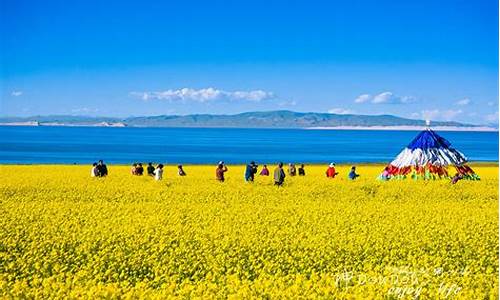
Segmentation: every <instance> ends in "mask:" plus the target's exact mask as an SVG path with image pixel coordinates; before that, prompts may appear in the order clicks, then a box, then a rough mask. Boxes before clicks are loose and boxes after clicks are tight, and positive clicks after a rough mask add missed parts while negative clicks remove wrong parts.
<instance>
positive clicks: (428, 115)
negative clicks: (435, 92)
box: [420, 109, 463, 121]
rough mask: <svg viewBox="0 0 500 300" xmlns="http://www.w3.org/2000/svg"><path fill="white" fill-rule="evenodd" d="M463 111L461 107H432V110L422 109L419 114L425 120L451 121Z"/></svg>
mask: <svg viewBox="0 0 500 300" xmlns="http://www.w3.org/2000/svg"><path fill="white" fill-rule="evenodd" d="M462 113H463V111H462V110H461V109H457V110H453V109H448V110H439V109H433V110H423V111H422V112H421V113H420V116H421V118H422V119H425V120H431V121H432V120H443V121H453V120H455V119H456V118H457V117H458V116H459V115H461V114H462Z"/></svg>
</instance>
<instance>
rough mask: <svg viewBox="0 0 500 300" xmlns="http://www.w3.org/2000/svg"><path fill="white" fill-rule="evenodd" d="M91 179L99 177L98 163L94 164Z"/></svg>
mask: <svg viewBox="0 0 500 300" xmlns="http://www.w3.org/2000/svg"><path fill="white" fill-rule="evenodd" d="M90 177H97V163H93V164H92V169H91V170H90Z"/></svg>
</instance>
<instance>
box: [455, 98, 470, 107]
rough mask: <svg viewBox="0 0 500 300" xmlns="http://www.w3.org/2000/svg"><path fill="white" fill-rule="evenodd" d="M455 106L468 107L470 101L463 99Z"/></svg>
mask: <svg viewBox="0 0 500 300" xmlns="http://www.w3.org/2000/svg"><path fill="white" fill-rule="evenodd" d="M455 104H456V105H458V106H465V105H469V104H470V99H469V98H464V99H461V100H458V101H457V102H456V103H455Z"/></svg>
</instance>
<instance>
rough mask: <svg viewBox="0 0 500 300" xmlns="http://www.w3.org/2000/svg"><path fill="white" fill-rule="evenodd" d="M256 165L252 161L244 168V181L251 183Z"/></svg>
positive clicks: (255, 171)
mask: <svg viewBox="0 0 500 300" xmlns="http://www.w3.org/2000/svg"><path fill="white" fill-rule="evenodd" d="M257 167H258V166H257V165H256V164H255V162H254V161H251V162H250V163H249V164H248V165H247V167H246V168H245V181H247V182H253V180H254V177H255V174H256V173H257Z"/></svg>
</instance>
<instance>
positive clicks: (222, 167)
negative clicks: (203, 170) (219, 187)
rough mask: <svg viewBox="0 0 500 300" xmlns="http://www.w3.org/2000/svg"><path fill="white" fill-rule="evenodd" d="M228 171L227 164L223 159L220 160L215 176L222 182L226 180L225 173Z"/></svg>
mask: <svg viewBox="0 0 500 300" xmlns="http://www.w3.org/2000/svg"><path fill="white" fill-rule="evenodd" d="M226 172H227V167H226V165H225V164H224V162H223V161H220V162H219V164H218V165H217V169H215V178H216V179H217V180H218V181H220V182H224V180H225V178H224V173H226Z"/></svg>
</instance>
